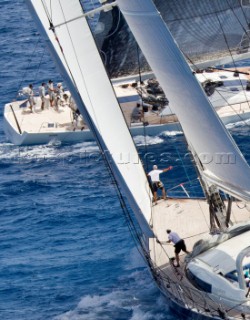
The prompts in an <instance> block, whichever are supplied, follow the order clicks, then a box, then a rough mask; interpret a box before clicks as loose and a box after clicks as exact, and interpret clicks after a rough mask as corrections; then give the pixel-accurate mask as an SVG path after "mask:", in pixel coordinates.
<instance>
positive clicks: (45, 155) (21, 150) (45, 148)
mask: <svg viewBox="0 0 250 320" xmlns="http://www.w3.org/2000/svg"><path fill="white" fill-rule="evenodd" d="M98 151H99V148H98V147H97V144H96V143H95V142H83V143H78V144H74V145H73V146H72V145H68V146H63V147H61V144H58V145H55V144H51V143H49V144H46V145H36V146H21V147H18V146H13V145H12V144H10V143H1V144H0V160H1V161H4V160H8V161H17V160H19V161H22V160H24V161H25V160H27V161H28V160H35V159H37V160H41V159H55V158H56V159H58V158H61V159H62V158H67V157H72V156H79V157H84V156H86V155H87V154H88V155H89V154H90V153H92V152H93V153H95V152H96V153H98Z"/></svg>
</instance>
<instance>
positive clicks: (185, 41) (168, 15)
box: [96, 0, 250, 77]
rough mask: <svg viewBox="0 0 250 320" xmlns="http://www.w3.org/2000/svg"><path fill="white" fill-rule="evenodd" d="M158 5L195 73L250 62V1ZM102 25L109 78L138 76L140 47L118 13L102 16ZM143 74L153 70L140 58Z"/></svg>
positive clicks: (158, 1) (159, 1)
mask: <svg viewBox="0 0 250 320" xmlns="http://www.w3.org/2000/svg"><path fill="white" fill-rule="evenodd" d="M154 3H155V5H156V7H157V9H158V10H159V12H161V15H162V18H163V20H164V21H165V23H166V24H167V26H168V28H169V30H170V32H171V33H172V35H173V37H174V39H175V40H176V42H177V44H178V45H179V48H180V49H181V51H182V52H183V53H184V55H185V57H186V59H187V60H188V62H189V63H190V65H191V66H192V67H193V68H196V67H198V68H204V67H206V66H215V65H221V64H225V63H232V61H236V60H240V59H241V60H242V59H244V58H249V57H250V53H249V46H250V28H249V23H250V3H249V1H248V0H245V1H240V0H209V1H207V0H185V1H183V0H167V1H166V0H154ZM99 22H100V24H102V25H103V26H105V27H104V28H103V31H102V32H101V33H98V36H97V37H96V39H97V42H98V45H99V48H100V50H101V51H102V52H103V54H104V56H105V58H104V61H105V63H106V67H107V68H108V70H109V74H110V75H111V77H117V76H121V75H125V74H135V73H138V63H137V61H138V56H137V55H138V50H137V45H136V42H135V40H134V37H133V35H132V33H131V32H130V30H129V28H128V26H127V24H126V22H125V21H124V19H123V17H122V15H120V13H119V11H118V10H113V11H110V12H108V13H102V14H101V15H100V16H99ZM156 35H157V33H156ZM232 59H233V60H232ZM140 69H141V70H144V71H148V70H149V66H148V64H147V62H146V60H145V59H144V58H143V56H142V53H140Z"/></svg>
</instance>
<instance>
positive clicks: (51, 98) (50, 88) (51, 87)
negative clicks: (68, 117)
mask: <svg viewBox="0 0 250 320" xmlns="http://www.w3.org/2000/svg"><path fill="white" fill-rule="evenodd" d="M48 94H49V101H50V106H51V107H53V103H54V101H55V90H54V85H53V81H52V80H49V82H48Z"/></svg>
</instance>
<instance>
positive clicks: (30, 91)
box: [27, 84, 36, 112]
mask: <svg viewBox="0 0 250 320" xmlns="http://www.w3.org/2000/svg"><path fill="white" fill-rule="evenodd" d="M27 94H28V101H29V104H30V110H31V112H33V110H34V105H35V104H36V103H35V98H34V91H33V85H32V84H30V85H29V87H28V91H27Z"/></svg>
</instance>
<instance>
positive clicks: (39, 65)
mask: <svg viewBox="0 0 250 320" xmlns="http://www.w3.org/2000/svg"><path fill="white" fill-rule="evenodd" d="M45 50H46V49H45V47H44V48H43V53H42V56H41V59H40V62H39V64H38V68H37V72H36V74H35V80H36V79H37V77H38V72H39V70H40V67H41V64H42V61H43V57H44V54H45Z"/></svg>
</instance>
